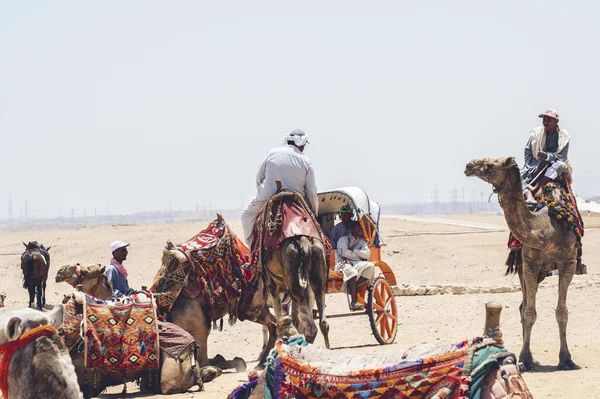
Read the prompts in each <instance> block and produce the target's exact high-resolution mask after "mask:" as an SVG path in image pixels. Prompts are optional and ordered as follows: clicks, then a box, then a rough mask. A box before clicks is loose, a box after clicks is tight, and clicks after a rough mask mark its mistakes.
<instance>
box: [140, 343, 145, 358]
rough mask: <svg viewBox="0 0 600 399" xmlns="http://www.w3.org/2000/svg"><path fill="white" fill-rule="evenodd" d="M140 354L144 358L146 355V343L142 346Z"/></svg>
mask: <svg viewBox="0 0 600 399" xmlns="http://www.w3.org/2000/svg"><path fill="white" fill-rule="evenodd" d="M140 354H141V355H142V356H143V355H145V354H146V344H145V343H144V342H142V343H141V344H140Z"/></svg>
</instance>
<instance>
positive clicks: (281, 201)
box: [250, 189, 332, 273]
mask: <svg viewBox="0 0 600 399" xmlns="http://www.w3.org/2000/svg"><path fill="white" fill-rule="evenodd" d="M284 206H293V207H296V208H298V209H299V210H301V211H302V212H303V214H305V215H306V216H308V217H310V219H311V224H312V226H314V228H315V229H316V234H313V235H314V238H316V239H318V240H320V241H321V242H322V243H323V245H324V247H325V256H326V258H327V264H329V256H330V254H331V250H332V247H331V243H330V242H329V239H328V238H327V236H326V235H325V234H324V233H323V229H322V228H321V225H320V224H319V222H318V221H317V218H316V217H315V215H314V213H313V212H312V211H311V209H310V207H309V206H308V205H307V203H306V201H305V200H304V198H303V197H302V196H301V195H300V194H298V193H297V192H294V191H289V190H285V189H284V190H281V191H279V192H278V193H276V194H273V195H272V196H271V197H270V198H269V200H268V201H267V203H266V204H265V206H264V207H263V209H262V210H261V212H260V214H259V215H258V218H257V219H256V222H255V224H254V240H253V242H252V257H251V259H252V260H251V264H250V268H251V270H252V272H253V273H254V272H256V271H257V270H262V266H263V265H264V264H266V262H267V261H268V260H269V259H270V258H271V256H272V254H273V248H267V245H266V244H265V242H266V238H267V236H277V235H281V232H282V229H283V228H284V226H286V221H285V220H283V218H282V214H285V212H282V208H283V207H284ZM265 226H266V227H265ZM285 238H289V237H287V236H286V235H281V240H283V239H285ZM280 242H281V241H280ZM276 248H279V246H277V247H276Z"/></svg>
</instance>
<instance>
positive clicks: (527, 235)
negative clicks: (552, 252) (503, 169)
mask: <svg viewBox="0 0 600 399" xmlns="http://www.w3.org/2000/svg"><path fill="white" fill-rule="evenodd" d="M505 184H506V186H505V187H504V189H503V190H502V191H501V192H500V193H499V194H498V197H499V199H500V206H501V207H502V210H503V211H504V219H505V220H506V224H507V226H508V228H509V229H510V231H511V233H512V234H513V235H514V236H515V237H516V238H517V239H518V240H519V241H521V243H523V244H524V245H526V246H528V247H538V246H539V244H540V242H539V239H538V238H537V237H534V236H532V234H531V228H530V226H531V225H532V222H533V220H534V219H535V218H536V215H535V214H534V213H532V212H531V211H530V210H529V208H528V207H527V204H526V203H525V201H523V200H522V199H521V198H522V197H523V194H522V189H521V176H520V174H519V169H518V168H514V169H511V170H510V171H509V174H508V177H507V179H506V183H505Z"/></svg>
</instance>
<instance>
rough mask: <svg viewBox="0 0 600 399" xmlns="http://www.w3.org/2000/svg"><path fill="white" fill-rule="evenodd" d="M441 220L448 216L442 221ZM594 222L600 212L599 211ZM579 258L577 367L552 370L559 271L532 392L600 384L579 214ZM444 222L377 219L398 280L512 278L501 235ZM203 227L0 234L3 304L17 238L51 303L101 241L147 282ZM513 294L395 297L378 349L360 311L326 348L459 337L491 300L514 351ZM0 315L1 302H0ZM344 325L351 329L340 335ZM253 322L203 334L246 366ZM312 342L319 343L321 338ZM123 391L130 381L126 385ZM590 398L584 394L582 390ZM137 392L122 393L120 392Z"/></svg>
mask: <svg viewBox="0 0 600 399" xmlns="http://www.w3.org/2000/svg"><path fill="white" fill-rule="evenodd" d="M446 219H449V218H446ZM454 219H455V220H456V219H459V220H463V221H466V222H475V223H485V224H491V225H503V220H502V218H501V217H496V216H491V217H473V216H461V217H454ZM597 219H600V218H597ZM586 222H588V223H587V225H586V227H587V230H586V235H585V238H584V251H585V252H584V261H585V263H587V265H588V270H589V273H590V274H588V275H586V276H576V277H575V279H574V282H573V285H572V289H571V290H570V293H569V299H568V307H569V313H570V320H569V327H568V340H569V347H570V350H571V354H572V356H573V360H574V361H575V362H576V363H577V364H579V365H580V366H581V370H577V371H569V372H559V371H557V370H556V364H557V363H558V349H559V343H558V328H557V324H556V321H555V318H554V307H555V305H556V300H557V294H556V293H557V277H551V278H548V279H546V281H545V282H544V283H542V286H541V287H540V290H539V292H538V307H537V309H538V318H537V323H536V325H535V326H534V330H533V337H532V342H533V344H532V350H533V354H534V356H535V358H536V360H538V361H539V362H540V364H541V366H540V371H539V372H536V373H527V374H525V380H526V382H527V384H528V385H529V387H530V389H531V391H532V393H533V394H534V397H536V398H546V397H552V398H578V397H593V396H594V395H595V394H594V393H593V392H598V391H600V381H598V379H597V376H598V374H599V372H600V359H599V358H598V356H596V354H597V353H599V352H600V340H598V339H595V338H593V337H594V336H595V333H596V332H597V330H598V327H600V321H599V320H598V316H597V310H596V307H597V306H600V290H599V288H600V278H599V277H600V274H599V272H598V271H599V270H600V265H599V264H598V262H597V259H598V258H599V255H600V229H595V228H590V227H593V226H594V225H597V224H598V223H597V222H596V219H595V218H594V217H592V218H591V220H589V221H588V220H587V218H586ZM231 224H232V227H233V228H234V230H235V231H238V232H239V231H241V226H240V224H239V222H236V221H234V222H232V223H231ZM459 224H460V225H448V224H442V223H439V221H438V222H435V223H431V222H430V223H422V222H421V221H419V220H414V221H411V220H401V219H391V218H383V220H382V222H381V225H382V236H383V238H384V240H385V241H386V244H387V246H386V247H385V248H384V250H383V256H384V259H385V260H386V261H387V262H388V263H389V264H390V265H391V266H392V268H393V270H394V272H395V274H396V277H397V279H398V281H399V283H409V284H411V285H435V284H442V285H456V286H459V285H466V286H483V287H490V286H502V285H512V284H513V283H515V282H516V281H517V280H516V278H515V277H505V276H504V275H503V273H504V267H503V264H504V260H505V258H506V255H507V252H506V248H505V245H506V239H507V236H506V234H507V233H506V232H502V231H501V232H498V231H495V230H491V231H490V230H485V229H481V228H473V227H469V225H468V224H466V223H462V222H461V223H459ZM203 227H205V226H204V224H187V225H175V224H168V225H134V226H121V227H119V226H116V227H112V226H105V227H93V228H83V229H80V230H63V231H49V232H39V233H34V232H25V233H6V232H0V292H6V293H7V294H8V297H7V299H6V302H5V304H6V308H5V309H14V308H19V307H24V306H26V304H27V292H26V290H24V289H22V288H20V287H21V275H20V273H21V272H20V268H19V258H20V254H21V252H22V249H23V244H21V241H33V240H37V241H38V242H42V243H44V244H45V245H46V246H48V245H52V249H51V250H50V253H51V255H52V263H51V264H52V267H51V279H49V282H48V290H47V300H48V302H49V303H51V304H53V303H58V302H59V301H60V299H62V295H63V294H67V293H70V292H71V291H72V289H71V288H70V287H69V286H67V285H65V284H59V285H57V284H55V283H54V282H53V277H54V274H55V273H56V270H57V269H58V268H59V267H60V266H61V265H64V264H67V263H75V262H80V263H82V264H87V263H104V264H105V263H107V261H108V258H109V254H108V245H109V243H110V242H111V241H112V240H115V239H120V240H124V241H128V242H131V243H132V245H131V248H130V254H129V259H128V260H127V261H126V263H125V265H126V266H127V267H128V269H129V271H130V283H131V285H132V286H134V287H140V286H142V285H150V284H151V282H152V278H153V276H154V273H155V271H156V270H157V268H158V266H159V261H160V253H161V250H162V248H163V245H164V243H165V241H166V240H167V239H172V240H173V241H176V242H180V241H183V240H185V239H187V238H189V237H190V236H192V235H193V234H194V233H196V232H198V231H199V230H200V229H201V228H203ZM520 296H521V294H520V292H512V293H505V294H469V295H434V296H413V297H405V296H403V297H397V298H396V300H397V303H398V311H399V314H400V316H401V319H400V325H399V331H398V335H397V338H396V342H395V343H394V344H392V345H389V346H385V347H383V346H380V345H378V344H377V343H376V341H375V339H374V337H373V336H372V334H371V331H370V327H369V322H368V319H367V317H366V316H365V317H349V318H341V319H332V320H330V325H331V333H330V338H331V342H332V346H333V349H334V350H338V351H344V352H373V351H394V350H402V349H403V348H406V347H409V346H412V345H417V344H421V343H426V342H434V341H458V340H462V339H464V338H467V337H470V336H476V335H480V334H481V333H482V329H483V322H484V308H483V306H484V304H485V303H486V302H488V301H490V300H494V301H499V302H501V303H502V304H504V306H505V309H504V311H503V317H502V331H503V333H504V336H505V341H506V346H507V347H508V349H509V350H511V351H514V352H517V353H518V352H519V350H520V342H521V326H520V323H519V315H518V306H519V303H520ZM327 301H328V302H327V304H328V313H330V314H331V313H341V312H346V311H347V305H346V302H345V301H346V300H345V298H344V296H343V295H341V294H338V295H329V296H328V298H327ZM0 312H2V309H0ZM348 332H351V334H348ZM260 340H261V329H260V326H258V325H254V324H252V323H247V322H245V323H238V324H236V325H235V326H233V327H230V326H228V325H226V326H225V330H224V331H223V332H214V333H212V334H211V336H210V339H209V345H210V346H209V355H211V356H212V355H215V354H217V353H221V354H223V355H224V356H225V357H227V358H232V357H234V356H241V357H243V358H244V359H246V360H247V361H248V362H249V365H250V366H254V365H255V364H256V363H255V360H256V358H257V356H258V354H259V351H260ZM316 344H317V345H322V344H323V340H322V338H321V336H319V337H318V338H317V342H316ZM246 379H247V377H246V373H226V374H225V375H223V376H222V377H220V378H218V379H217V380H215V381H213V382H211V383H208V384H206V387H205V392H196V393H186V394H181V395H173V396H171V397H173V398H189V397H197V398H206V399H209V398H210V399H212V398H225V397H226V396H227V394H228V393H229V392H230V391H231V390H232V389H233V388H234V387H235V386H236V385H237V384H238V383H240V382H241V381H245V380H246ZM120 391H121V388H120V387H114V388H111V389H110V390H109V393H108V394H105V395H103V396H102V397H105V398H110V397H118V396H119V395H118V394H117V393H118V392H120ZM129 391H130V392H135V391H136V388H134V387H131V389H130V390H129ZM590 395H591V396H590ZM135 396H139V395H136V394H130V395H128V397H135Z"/></svg>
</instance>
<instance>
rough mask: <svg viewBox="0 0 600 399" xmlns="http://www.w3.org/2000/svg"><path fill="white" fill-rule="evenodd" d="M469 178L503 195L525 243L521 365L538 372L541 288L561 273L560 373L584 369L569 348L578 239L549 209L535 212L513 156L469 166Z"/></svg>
mask: <svg viewBox="0 0 600 399" xmlns="http://www.w3.org/2000/svg"><path fill="white" fill-rule="evenodd" d="M465 175H467V176H475V177H478V178H480V179H481V180H483V181H486V182H488V183H490V184H492V186H493V187H494V192H497V193H498V199H499V201H500V206H501V207H502V209H503V210H504V218H505V219H506V223H507V225H508V228H509V229H510V231H511V232H512V234H513V235H514V236H515V237H516V238H517V239H518V240H519V241H520V242H521V243H522V244H523V255H522V256H523V265H522V267H520V268H518V270H517V272H518V275H519V281H520V283H521V291H522V294H523V300H522V302H521V305H520V306H519V310H520V313H521V324H522V326H523V347H522V349H521V354H520V355H519V361H520V362H522V363H523V365H524V367H525V369H526V370H532V369H534V368H535V364H536V363H535V362H534V360H533V356H532V354H531V349H530V344H531V330H532V328H533V325H534V323H535V321H536V318H537V311H536V304H535V300H536V294H537V290H538V285H539V283H540V282H542V280H544V278H545V277H546V275H547V273H548V272H549V271H551V270H554V269H558V276H559V281H558V305H557V307H556V311H555V315H556V321H557V322H558V329H559V335H560V353H559V363H558V369H559V370H573V369H577V368H578V366H577V365H576V364H575V363H574V362H573V361H572V360H571V354H570V353H569V348H568V346H567V321H568V318H569V312H568V310H567V292H568V290H569V285H570V284H571V280H572V279H573V275H574V274H575V269H576V266H577V249H578V247H577V239H576V236H575V234H574V233H573V232H572V231H569V230H568V229H567V228H566V227H563V226H562V225H561V223H560V221H558V220H556V219H555V218H551V217H550V216H549V214H548V208H543V209H542V210H540V211H538V212H537V213H533V212H531V211H530V210H529V208H528V207H527V205H526V203H525V202H524V200H523V195H522V186H521V174H520V172H519V167H518V165H517V163H516V162H515V159H514V158H513V157H510V158H495V159H489V158H478V159H474V160H472V161H471V162H469V163H468V164H467V166H466V169H465Z"/></svg>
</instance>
